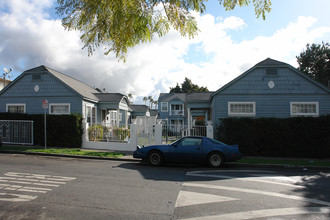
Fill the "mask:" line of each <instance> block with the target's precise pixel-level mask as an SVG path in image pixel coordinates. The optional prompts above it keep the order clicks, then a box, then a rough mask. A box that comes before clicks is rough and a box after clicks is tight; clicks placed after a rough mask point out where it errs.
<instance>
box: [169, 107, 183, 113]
mask: <svg viewBox="0 0 330 220" xmlns="http://www.w3.org/2000/svg"><path fill="white" fill-rule="evenodd" d="M182 109H183V105H171V114H170V115H183V110H182Z"/></svg>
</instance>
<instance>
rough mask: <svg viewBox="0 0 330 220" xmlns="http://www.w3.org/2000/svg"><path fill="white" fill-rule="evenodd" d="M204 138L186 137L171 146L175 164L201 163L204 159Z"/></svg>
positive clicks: (171, 154) (171, 156)
mask: <svg viewBox="0 0 330 220" xmlns="http://www.w3.org/2000/svg"><path fill="white" fill-rule="evenodd" d="M202 153H203V138H201V137H184V138H181V139H180V140H179V141H178V142H176V143H174V144H172V145H171V148H170V159H171V160H172V161H175V162H193V163H195V162H200V161H201V159H202V157H203V154H202Z"/></svg>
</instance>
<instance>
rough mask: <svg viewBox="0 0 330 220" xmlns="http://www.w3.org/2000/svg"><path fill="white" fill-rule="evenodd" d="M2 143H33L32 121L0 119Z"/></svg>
mask: <svg viewBox="0 0 330 220" xmlns="http://www.w3.org/2000/svg"><path fill="white" fill-rule="evenodd" d="M0 137H1V141H2V143H8V144H30V145H33V121H17V120H0Z"/></svg>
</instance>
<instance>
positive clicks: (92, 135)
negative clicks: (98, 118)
mask: <svg viewBox="0 0 330 220" xmlns="http://www.w3.org/2000/svg"><path fill="white" fill-rule="evenodd" d="M107 132H108V129H107V127H105V126H102V125H93V126H90V127H89V128H88V138H89V139H88V140H90V141H102V140H103V137H104V134H105V133H107Z"/></svg>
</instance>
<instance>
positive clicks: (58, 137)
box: [0, 113, 83, 148]
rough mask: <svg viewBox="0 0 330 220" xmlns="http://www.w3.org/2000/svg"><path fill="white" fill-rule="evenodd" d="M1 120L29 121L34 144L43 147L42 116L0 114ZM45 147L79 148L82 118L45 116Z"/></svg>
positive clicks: (77, 116) (76, 116) (73, 115)
mask: <svg viewBox="0 0 330 220" xmlns="http://www.w3.org/2000/svg"><path fill="white" fill-rule="evenodd" d="M0 118H1V120H31V121H33V128H34V132H33V134H34V137H33V140H34V144H35V145H41V146H43V145H44V115H38V114H31V115H30V114H12V113H0ZM46 121H47V146H53V147H69V148H71V147H81V144H82V135H83V127H82V116H81V115H80V114H71V115H47V118H46Z"/></svg>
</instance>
